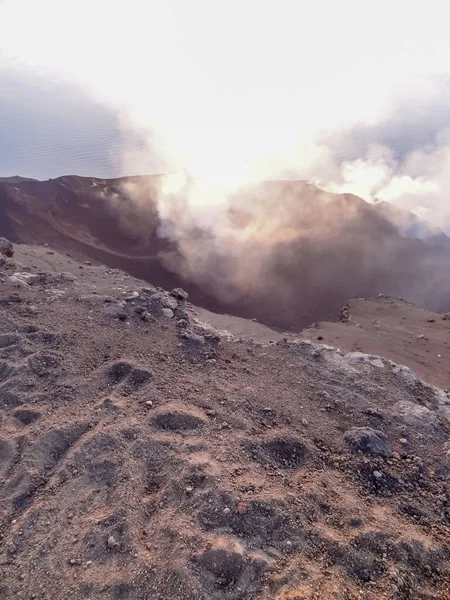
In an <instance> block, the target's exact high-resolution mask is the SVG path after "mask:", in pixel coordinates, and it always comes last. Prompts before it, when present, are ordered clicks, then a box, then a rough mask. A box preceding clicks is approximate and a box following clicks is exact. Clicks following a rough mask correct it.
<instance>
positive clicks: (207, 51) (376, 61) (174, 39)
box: [0, 0, 450, 197]
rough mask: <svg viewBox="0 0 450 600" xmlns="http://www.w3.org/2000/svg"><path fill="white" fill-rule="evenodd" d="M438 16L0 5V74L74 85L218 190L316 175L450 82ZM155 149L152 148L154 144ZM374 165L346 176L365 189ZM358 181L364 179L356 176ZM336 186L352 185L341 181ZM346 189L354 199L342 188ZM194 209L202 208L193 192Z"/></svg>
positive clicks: (87, 2) (447, 43)
mask: <svg viewBox="0 0 450 600" xmlns="http://www.w3.org/2000/svg"><path fill="white" fill-rule="evenodd" d="M443 7H445V4H444V2H442V1H440V2H433V1H431V2H427V3H417V2H416V3H414V2H412V3H411V2H410V1H406V0H397V1H396V2H391V1H389V2H388V1H385V0H380V1H379V2H377V3H372V4H370V5H369V4H367V3H365V2H361V1H360V0H342V1H341V2H335V1H333V0H318V1H316V2H311V1H302V0H292V1H290V0H277V1H275V0H266V1H265V2H264V1H261V0H258V1H255V0H240V1H237V0H228V1H227V2H222V1H219V0H217V1H211V0H191V1H189V2H186V1H185V0H161V1H160V0H129V1H128V2H119V1H111V0H77V1H76V2H75V1H72V0H67V1H64V2H62V1H61V0H40V1H39V2H37V1H36V0H4V1H3V2H2V3H1V4H0V67H1V66H3V67H5V68H7V67H10V66H11V65H13V64H14V65H15V67H16V68H23V69H27V68H30V67H31V68H38V69H41V70H45V71H46V72H48V73H49V74H53V76H54V77H58V78H70V80H72V81H73V80H75V81H76V82H78V83H79V84H81V85H83V86H85V87H86V89H88V90H89V91H90V93H92V94H93V95H94V96H95V97H96V98H97V99H99V100H100V101H102V102H105V103H108V104H109V105H111V106H113V107H114V108H115V110H116V111H117V113H118V115H119V116H120V119H121V122H122V124H123V126H124V127H127V128H130V129H133V130H136V131H138V132H139V133H140V134H144V136H145V137H146V139H147V141H148V144H147V150H146V152H136V151H134V150H133V149H131V148H130V151H129V152H128V153H127V154H126V155H125V156H124V157H123V168H124V170H126V169H128V170H129V171H130V172H131V171H134V172H136V171H138V170H141V171H145V170H148V165H149V164H151V160H149V157H150V159H151V155H152V153H155V152H157V153H159V154H160V155H161V156H162V157H163V158H164V160H165V162H166V164H167V165H168V166H169V167H170V168H180V167H185V168H187V169H188V170H189V172H191V173H194V174H195V175H197V176H199V177H201V178H202V179H203V180H204V181H206V182H209V184H211V185H214V186H218V187H222V186H226V187H229V186H232V185H237V183H238V182H242V181H248V180H252V179H259V178H262V177H277V176H279V175H281V176H284V175H285V174H286V173H294V174H300V175H301V176H303V177H314V176H316V175H317V174H319V175H320V167H321V163H324V161H325V160H326V157H324V156H322V149H321V147H320V143H319V140H320V136H321V135H323V134H324V133H326V134H329V133H330V132H332V131H333V130H334V129H339V128H341V127H343V126H346V125H351V124H355V123H372V122H375V121H376V120H377V119H379V118H380V117H381V115H382V114H383V113H384V111H385V109H386V106H387V105H388V103H389V101H390V98H391V96H392V94H395V93H396V90H398V89H399V88H401V87H402V86H405V85H410V84H411V82H414V85H415V86H416V87H415V93H417V94H420V93H422V92H423V90H422V86H421V83H420V79H418V76H419V75H426V76H430V75H435V74H440V73H445V72H447V71H448V65H449V64H450V37H449V36H448V28H447V20H446V19H444V18H437V16H438V15H439V13H440V9H442V8H443ZM155 140H158V142H157V143H156V142H155ZM376 169H379V167H378V166H377V165H373V164H371V165H369V167H368V170H367V169H365V168H364V165H362V164H355V165H349V166H348V167H347V171H346V173H344V184H345V185H347V186H348V185H350V184H351V181H353V179H354V178H355V177H356V179H357V181H359V184H361V186H362V187H365V188H367V187H369V188H370V187H371V186H373V179H374V178H375V179H376V177H377V176H378V174H379V173H378V171H376ZM362 171H365V172H364V173H363V172H362ZM346 176H348V177H350V179H351V181H350V180H349V181H350V184H349V181H347V180H346ZM350 187H351V185H350ZM201 189H202V191H201V197H204V196H208V195H209V192H208V193H207V192H205V188H204V187H201Z"/></svg>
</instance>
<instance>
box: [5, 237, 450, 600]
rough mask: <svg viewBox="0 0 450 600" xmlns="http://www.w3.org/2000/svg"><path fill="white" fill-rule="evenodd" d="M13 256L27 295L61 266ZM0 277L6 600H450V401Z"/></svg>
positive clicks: (353, 366) (54, 283) (132, 305)
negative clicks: (364, 436)
mask: <svg viewBox="0 0 450 600" xmlns="http://www.w3.org/2000/svg"><path fill="white" fill-rule="evenodd" d="M22 250H23V251H24V252H26V253H27V257H28V259H29V260H30V263H31V264H33V261H36V263H35V264H36V266H35V267H33V266H30V267H29V269H30V271H31V273H32V274H35V273H36V272H37V271H38V266H37V265H38V262H39V261H43V260H47V261H48V263H51V261H52V260H53V257H54V256H56V258H55V260H62V258H61V257H59V256H57V255H52V254H48V255H47V254H45V253H46V252H52V251H51V250H40V251H39V252H40V254H39V256H36V257H35V256H34V254H33V249H30V248H28V249H22ZM22 250H21V251H22ZM17 262H20V261H19V259H18V257H17ZM80 266H81V267H83V268H82V269H80V268H79V267H80ZM1 269H3V272H4V275H0V419H1V435H0V438H1V440H0V458H1V460H0V477H1V482H0V483H1V486H0V551H1V553H0V563H1V565H0V596H1V597H2V598H3V597H4V598H22V599H24V600H25V599H26V600H28V599H30V600H31V598H33V599H39V600H59V599H61V600H62V599H64V600H66V599H71V600H72V599H73V600H81V599H86V598H89V599H91V600H103V599H105V600H144V599H149V598H152V600H153V599H155V600H158V599H160V600H163V599H164V600H169V599H170V600H171V599H174V600H247V599H249V600H251V599H258V598H259V599H276V600H300V599H302V600H310V599H312V598H316V599H317V598H319V599H324V600H344V599H345V600H348V599H352V600H356V599H357V598H359V599H360V600H379V599H392V600H394V599H396V600H407V599H408V600H412V599H414V600H431V599H441V600H444V599H448V598H449V597H450V596H449V595H450V572H449V566H448V565H449V558H450V547H449V535H448V533H449V530H448V527H449V525H450V495H449V494H450V492H449V486H448V475H449V473H450V463H449V451H450V447H449V442H448V440H449V433H450V428H449V421H448V412H446V408H445V407H446V406H447V405H446V404H445V403H446V402H447V400H446V399H445V395H436V394H437V392H436V391H435V390H433V389H432V388H430V387H429V386H426V385H424V384H423V383H421V382H420V381H418V380H416V379H414V378H411V376H410V375H409V374H408V373H407V372H406V373H404V372H402V371H396V370H395V369H394V368H393V367H392V365H389V363H388V362H386V361H381V364H380V361H379V360H378V359H374V358H370V357H361V356H360V355H345V354H340V353H338V352H334V351H331V350H327V349H325V348H322V347H321V346H314V345H310V344H304V343H292V342H291V341H286V342H283V341H280V342H278V344H267V345H262V344H256V343H252V342H249V341H241V342H238V341H226V339H224V338H222V339H220V338H218V337H217V336H215V335H213V334H212V333H211V332H209V333H208V332H205V330H204V329H202V328H200V327H199V326H196V325H195V323H194V322H193V319H192V316H193V313H192V310H191V309H193V310H195V308H194V307H189V306H188V307H187V309H188V310H187V313H188V315H187V318H188V319H189V320H190V321H191V323H190V325H189V326H188V327H189V329H190V330H192V333H191V332H190V331H189V329H188V330H186V324H184V325H183V324H177V323H176V322H175V321H176V319H178V317H174V318H166V317H164V316H163V313H162V311H161V309H160V308H159V304H158V302H159V300H158V301H156V300H155V298H163V301H165V302H167V301H170V303H171V305H172V306H176V308H174V310H175V312H176V313H177V314H178V313H179V314H181V313H183V311H184V312H185V310H186V307H184V304H183V301H181V300H178V301H177V302H176V303H175V304H174V302H173V299H172V300H170V298H169V300H168V297H167V296H166V295H165V294H162V295H161V294H160V295H159V296H158V295H155V294H154V290H152V289H147V291H142V287H143V284H142V282H137V281H135V280H134V281H133V280H131V279H130V278H129V277H128V276H125V275H122V274H120V273H119V272H116V271H111V270H109V269H107V268H105V267H90V266H89V265H77V264H76V263H72V264H71V271H72V273H74V274H75V275H76V276H77V279H76V281H73V282H70V281H69V279H70V278H68V276H63V277H55V274H54V273H52V270H53V271H57V269H55V268H54V267H53V269H52V267H51V264H49V266H48V268H47V269H46V271H47V272H49V273H50V274H44V273H41V274H40V275H39V277H38V278H36V280H35V281H33V283H32V285H30V286H28V287H24V286H21V287H14V280H9V279H8V277H9V276H11V275H12V274H13V273H14V272H16V271H21V270H22V269H23V267H22V266H20V265H17V264H13V262H12V261H10V260H7V261H6V264H4V265H3V267H0V270H1ZM82 275H83V276H82ZM85 277H86V279H85ZM144 285H145V284H144ZM93 286H96V287H95V288H93ZM120 288H122V289H120ZM131 291H137V292H139V296H138V297H136V298H133V297H132V296H131V295H130V296H129V298H130V300H129V301H127V302H125V303H124V304H123V306H119V305H118V304H117V301H118V300H120V299H123V298H124V297H125V296H126V295H127V294H128V293H129V292H131ZM94 292H96V293H94ZM122 292H125V293H124V294H123V293H122ZM106 296H108V297H106ZM390 310H391V309H390ZM397 310H398V311H400V310H401V309H397ZM411 310H412V309H411ZM142 311H144V312H142ZM145 311H149V312H148V317H146V318H145V319H143V316H145V314H146V312H145ZM379 312H380V313H381V314H384V313H383V311H379ZM392 312H394V309H392ZM439 325H441V326H446V323H443V322H441V321H439ZM250 327H251V325H250ZM436 327H437V325H436ZM266 333H267V332H266ZM314 333H316V330H314ZM197 336H203V337H197ZM437 398H440V400H439V402H441V404H439V402H438V400H437ZM405 402H407V403H411V405H410V406H414V407H416V408H417V409H418V410H419V411H421V412H420V415H421V416H420V418H417V419H416V420H414V419H413V421H409V422H407V421H405V420H404V419H402V418H401V417H400V416H399V413H398V411H397V412H395V410H394V408H395V407H398V406H399V403H400V405H401V404H402V403H405ZM353 427H365V428H371V429H374V430H377V431H381V432H382V433H380V434H379V435H380V436H381V438H379V439H381V440H384V441H383V444H386V452H385V453H382V454H378V455H374V454H370V453H363V452H357V451H355V448H354V447H353V446H350V445H349V443H348V442H347V441H346V435H348V434H347V433H346V432H348V430H351V429H352V428H353Z"/></svg>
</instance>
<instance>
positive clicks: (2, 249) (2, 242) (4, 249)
mask: <svg viewBox="0 0 450 600" xmlns="http://www.w3.org/2000/svg"><path fill="white" fill-rule="evenodd" d="M0 254H3V255H4V256H7V257H8V258H11V257H12V256H14V246H13V245H12V243H11V242H10V241H9V240H7V239H6V238H4V237H0Z"/></svg>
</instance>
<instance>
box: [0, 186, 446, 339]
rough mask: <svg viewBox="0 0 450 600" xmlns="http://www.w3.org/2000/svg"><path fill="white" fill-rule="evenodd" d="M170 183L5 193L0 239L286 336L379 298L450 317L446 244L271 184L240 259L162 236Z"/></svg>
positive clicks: (252, 206)
mask: <svg viewBox="0 0 450 600" xmlns="http://www.w3.org/2000/svg"><path fill="white" fill-rule="evenodd" d="M161 180H162V179H161V176H153V177H147V178H136V177H135V178H127V179H122V180H109V181H107V180H99V179H94V178H80V177H75V176H71V177H62V178H58V179H55V180H49V181H43V182H36V181H22V182H17V183H14V184H12V183H0V235H4V236H6V237H8V238H10V239H12V240H14V241H16V242H21V243H29V244H41V245H42V244H44V243H48V244H49V245H50V246H51V247H52V248H55V249H58V250H60V251H62V252H67V253H69V254H70V255H71V256H73V257H74V258H77V259H79V260H92V261H97V262H99V263H103V264H106V265H108V266H110V267H116V268H120V269H123V270H125V271H127V272H128V273H130V274H132V275H134V276H136V277H139V278H140V279H144V280H146V281H151V282H153V283H154V284H156V285H161V286H162V287H165V288H171V287H176V286H178V285H183V286H184V287H185V288H186V289H187V290H188V291H189V293H190V295H191V298H192V299H193V301H194V302H195V303H196V304H198V305H201V306H204V307H205V308H207V309H209V310H212V311H215V312H218V313H229V314H232V315H237V316H241V317H245V318H257V319H258V320H259V321H261V322H263V323H265V324H268V325H270V326H271V327H275V328H278V329H280V330H288V331H298V330H300V329H301V328H303V327H305V326H307V325H309V324H310V323H311V322H313V321H319V320H331V319H333V318H334V317H335V315H336V314H337V313H338V311H339V309H340V308H341V306H342V305H343V304H344V303H345V302H346V301H347V299H348V298H351V297H370V296H375V295H377V294H378V293H379V292H383V293H385V294H387V295H393V296H401V297H404V298H405V299H407V300H410V301H412V302H415V303H417V304H420V305H422V306H425V307H427V308H429V309H430V310H433V311H436V312H443V311H446V310H449V309H450V260H449V258H450V240H449V239H448V238H447V237H446V236H445V234H442V235H441V236H434V237H433V238H432V242H430V241H429V240H428V241H427V240H426V239H425V240H421V239H418V238H416V237H413V236H412V235H411V230H410V231H409V234H408V236H406V235H403V234H402V233H403V232H402V231H401V230H400V229H398V228H397V227H396V226H395V225H393V224H392V222H391V221H390V220H389V219H388V218H387V216H386V215H385V214H384V212H386V211H380V209H379V207H378V208H376V207H374V205H370V204H368V203H366V202H364V201H363V200H361V199H360V198H358V197H356V196H352V195H349V194H344V195H338V194H328V193H325V192H323V191H321V190H318V189H317V188H315V187H314V186H313V185H311V184H307V183H305V182H282V181H280V182H266V183H263V184H260V185H259V186H256V187H253V188H249V189H246V190H243V191H241V192H240V193H239V194H237V195H236V198H234V199H233V203H232V205H231V207H230V214H229V219H230V222H231V223H232V224H233V227H234V230H235V231H236V232H237V238H236V239H238V240H242V241H239V242H238V243H237V244H236V243H235V242H233V250H232V251H231V252H229V251H228V250H227V249H225V250H224V249H223V248H220V247H218V245H217V244H216V243H215V240H214V238H211V235H210V233H209V232H208V231H198V230H195V229H192V230H190V231H188V232H187V233H186V232H183V235H184V237H183V238H182V239H176V238H174V237H171V238H170V239H168V238H167V237H166V238H164V237H161V231H162V230H163V229H164V230H170V221H169V223H168V222H164V223H161V221H160V218H159V215H158V211H157V207H156V204H155V198H156V195H157V192H158V190H159V188H160V185H161ZM130 184H131V187H132V186H134V187H138V188H139V190H140V199H141V201H140V202H139V203H137V202H136V201H134V200H132V199H131V198H130V196H129V194H128V192H127V190H129V189H130ZM375 206H376V205H375ZM382 213H383V214H382ZM414 223H415V221H414ZM162 225H163V226H164V227H163V228H162V227H161V226H162ZM416 229H417V228H416ZM414 231H416V230H414ZM247 232H251V234H252V235H251V236H248V235H247ZM241 234H242V235H241Z"/></svg>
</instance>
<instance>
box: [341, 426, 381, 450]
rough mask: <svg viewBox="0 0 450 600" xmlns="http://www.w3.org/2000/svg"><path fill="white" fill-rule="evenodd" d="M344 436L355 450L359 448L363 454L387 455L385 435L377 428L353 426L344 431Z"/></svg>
mask: <svg viewBox="0 0 450 600" xmlns="http://www.w3.org/2000/svg"><path fill="white" fill-rule="evenodd" d="M344 438H345V441H346V442H347V443H348V444H349V446H350V447H351V448H352V450H354V451H355V452H356V451H358V450H359V451H360V452H364V453H365V454H378V455H381V456H388V455H389V446H388V442H387V438H386V435H385V434H384V433H383V432H382V431H379V430H378V429H371V428H370V427H353V428H352V429H349V430H348V431H347V432H346V433H345V435H344Z"/></svg>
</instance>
